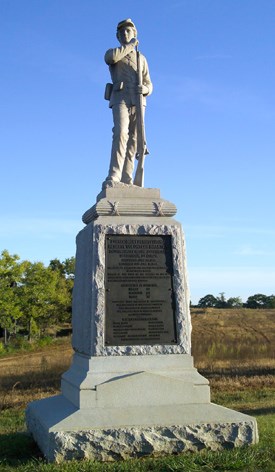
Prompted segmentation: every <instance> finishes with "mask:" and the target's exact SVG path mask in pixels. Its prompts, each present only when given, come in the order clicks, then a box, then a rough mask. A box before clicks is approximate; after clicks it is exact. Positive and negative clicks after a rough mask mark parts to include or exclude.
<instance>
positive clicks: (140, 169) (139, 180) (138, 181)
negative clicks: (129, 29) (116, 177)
mask: <svg viewBox="0 0 275 472" xmlns="http://www.w3.org/2000/svg"><path fill="white" fill-rule="evenodd" d="M136 54H137V76H138V86H140V87H142V70H141V67H140V52H139V50H138V47H137V46H136ZM136 120H137V152H136V159H138V165H137V168H136V175H135V179H134V185H138V186H139V187H143V186H144V158H145V154H149V152H148V149H147V147H146V141H145V128H144V118H143V96H142V92H141V93H137V103H136Z"/></svg>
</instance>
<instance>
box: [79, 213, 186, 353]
mask: <svg viewBox="0 0 275 472" xmlns="http://www.w3.org/2000/svg"><path fill="white" fill-rule="evenodd" d="M110 234H122V235H125V234H126V235H137V236H138V235H169V236H171V238H172V254H173V267H174V276H173V287H174V293H175V301H176V329H177V344H176V345H149V346H146V345H141V346H139V345H138V346H133V345H132V346H106V345H105V332H104V322H105V237H106V235H110ZM72 342H73V347H74V349H75V351H77V352H80V353H82V354H86V355H90V356H106V355H107V356H110V355H116V356H117V355H145V354H152V355H153V354H190V349H191V320H190V310H189V288H188V281H187V270H186V255H185V242H184V234H183V232H182V228H181V225H180V223H178V222H177V221H175V220H173V219H171V218H164V217H161V218H156V217H155V218H150V223H144V219H143V218H134V217H133V218H129V217H128V218H126V217H119V216H116V217H115V216H113V217H100V218H98V220H96V221H95V222H93V223H90V224H88V225H87V226H86V227H85V228H84V229H83V230H82V231H81V232H80V233H79V235H78V237H77V256H76V277H75V287H74V296H73V341H72Z"/></svg>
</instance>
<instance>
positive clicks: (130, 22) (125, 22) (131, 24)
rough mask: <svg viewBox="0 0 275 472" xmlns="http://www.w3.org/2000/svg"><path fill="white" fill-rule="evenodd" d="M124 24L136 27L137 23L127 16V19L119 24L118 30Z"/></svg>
mask: <svg viewBox="0 0 275 472" xmlns="http://www.w3.org/2000/svg"><path fill="white" fill-rule="evenodd" d="M123 26H131V28H135V29H136V27H135V24H134V23H133V21H132V20H131V18H127V19H126V20H122V21H120V22H119V23H118V25H117V31H119V30H120V28H122V27H123Z"/></svg>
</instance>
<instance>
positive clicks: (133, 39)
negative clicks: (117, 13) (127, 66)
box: [129, 38, 138, 48]
mask: <svg viewBox="0 0 275 472" xmlns="http://www.w3.org/2000/svg"><path fill="white" fill-rule="evenodd" d="M129 44H131V45H132V46H133V47H134V48H135V47H136V46H137V45H138V39H137V38H132V39H131V40H130V41H129Z"/></svg>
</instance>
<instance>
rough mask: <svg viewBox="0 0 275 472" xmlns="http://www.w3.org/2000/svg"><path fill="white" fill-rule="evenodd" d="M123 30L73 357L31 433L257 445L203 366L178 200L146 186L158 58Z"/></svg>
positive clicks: (76, 453) (246, 419) (84, 440)
mask: <svg viewBox="0 0 275 472" xmlns="http://www.w3.org/2000/svg"><path fill="white" fill-rule="evenodd" d="M117 38H118V40H119V42H120V47H118V48H115V49H111V50H109V51H107V53H106V55H105V60H106V62H107V63H108V64H109V66H110V72H111V77H112V82H113V83H112V84H109V85H108V87H107V89H106V98H108V99H110V107H111V108H112V112H113V117H114V129H113V143H112V152H111V162H110V168H109V173H108V176H107V178H106V180H105V181H104V182H103V186H102V191H101V192H100V193H99V195H98V196H97V200H96V203H95V205H94V206H92V208H90V209H89V210H88V211H86V212H85V213H84V215H83V222H84V223H85V224H86V226H85V228H84V229H83V230H82V231H80V233H79V234H78V236H77V252H76V274H75V285H74V291H73V339H72V344H73V348H74V351H75V353H74V357H73V361H72V365H71V367H70V369H69V370H68V371H67V372H65V373H64V374H63V376H62V383H61V394H60V395H57V396H54V397H51V398H46V399H44V400H40V401H35V402H32V403H31V404H29V406H28V409H27V413H26V418H27V425H28V429H29V431H30V432H31V433H32V435H33V437H34V439H35V441H36V442H37V443H38V445H39V447H40V449H41V450H42V452H43V453H44V455H45V457H46V458H47V459H48V460H49V461H57V462H60V461H62V460H70V459H80V458H90V459H93V460H99V461H110V460H117V459H126V458H130V457H141V456H146V455H161V454H172V453H179V452H183V451H187V450H191V451H196V450H200V449H202V448H209V449H212V450H219V449H222V448H233V447H237V446H242V445H246V444H254V443H256V442H257V440H258V436H257V424H256V420H255V419H254V418H252V417H250V416H248V415H245V414H241V413H238V412H236V411H233V410H230V409H227V408H224V407H221V406H218V405H215V404H213V403H211V401H210V388H209V383H208V381H207V380H206V379H205V378H204V377H202V376H201V375H200V374H199V373H198V372H197V370H196V369H195V368H194V366H193V359H192V356H191V319H190V311H189V291H188V281H187V267H186V255H185V240H184V234H183V231H182V227H181V225H180V223H179V222H177V221H176V220H175V219H174V218H173V217H174V215H175V214H176V207H175V205H174V204H173V203H170V202H169V201H167V200H165V199H163V198H161V196H160V191H159V190H158V189H155V188H154V189H152V188H144V187H143V170H144V156H145V154H146V153H147V145H146V139H145V130H144V106H145V96H146V95H149V94H150V93H151V91H152V84H151V80H150V76H149V71H148V65H147V62H146V59H145V57H144V56H142V55H141V54H140V53H139V51H138V50H137V46H138V41H137V31H136V28H135V25H134V23H133V22H132V20H130V19H127V20H123V21H122V22H120V23H119V24H118V29H117ZM135 155H136V157H137V158H138V165H137V171H136V175H135V178H134V184H133V170H134V158H135Z"/></svg>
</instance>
